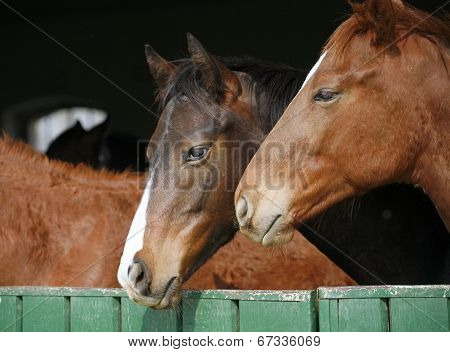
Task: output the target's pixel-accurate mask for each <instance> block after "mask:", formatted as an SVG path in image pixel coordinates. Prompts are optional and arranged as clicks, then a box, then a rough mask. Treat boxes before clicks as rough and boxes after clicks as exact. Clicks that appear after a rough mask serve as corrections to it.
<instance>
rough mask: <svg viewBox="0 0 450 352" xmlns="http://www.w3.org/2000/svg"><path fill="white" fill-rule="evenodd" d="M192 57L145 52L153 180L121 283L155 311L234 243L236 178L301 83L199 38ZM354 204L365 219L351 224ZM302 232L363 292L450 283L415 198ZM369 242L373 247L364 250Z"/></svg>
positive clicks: (446, 244)
mask: <svg viewBox="0 0 450 352" xmlns="http://www.w3.org/2000/svg"><path fill="white" fill-rule="evenodd" d="M188 48H189V52H190V58H187V59H182V60H177V61H173V62H169V61H166V60H165V59H163V58H162V57H161V56H159V55H158V54H157V53H156V52H155V51H154V50H153V49H152V48H151V47H147V48H146V55H147V61H148V64H149V68H150V71H151V73H152V75H153V77H154V79H155V81H156V82H157V84H158V86H159V92H158V99H159V101H160V106H161V107H160V111H161V113H160V117H159V121H158V125H157V127H156V130H155V132H154V133H153V135H152V137H151V140H150V144H149V149H148V158H149V163H150V170H151V173H150V177H149V180H148V182H147V185H146V188H145V192H144V195H143V198H142V200H141V203H140V206H139V208H138V211H137V213H136V215H135V218H134V220H133V224H132V226H131V229H130V231H129V240H128V241H127V245H126V246H125V249H124V254H123V256H122V259H121V265H120V268H119V272H118V277H119V282H120V283H121V285H122V286H123V287H124V288H126V289H127V292H128V294H129V296H130V297H131V298H132V299H133V300H134V301H135V302H137V303H140V304H143V305H147V306H150V307H154V308H167V307H171V306H174V305H175V304H176V303H177V302H178V300H179V297H180V296H179V289H180V285H181V283H182V282H184V281H185V280H186V279H188V278H189V277H190V275H191V274H192V273H194V272H195V271H196V269H197V268H198V267H200V266H201V265H202V263H203V262H205V261H206V260H207V259H208V258H209V257H210V256H211V255H212V254H213V253H214V252H215V251H216V250H217V249H218V248H220V247H221V246H222V245H224V244H225V243H227V242H228V241H230V240H231V239H232V238H233V236H234V234H235V232H236V228H235V226H234V221H233V220H234V217H233V214H234V206H233V195H234V190H235V188H236V186H237V183H238V181H239V179H240V176H241V174H242V173H243V170H244V168H245V167H246V165H247V164H248V162H249V160H250V158H251V157H252V155H253V153H254V152H255V151H256V149H257V148H258V146H259V145H260V144H261V142H262V141H263V139H264V138H265V136H266V135H267V134H268V133H269V131H270V129H271V128H272V127H273V126H274V124H275V123H276V122H277V120H278V118H279V117H280V116H281V114H282V112H283V110H284V109H285V108H286V106H287V105H288V103H289V102H290V101H291V99H292V98H293V97H294V96H295V94H296V93H297V92H298V90H299V89H300V87H301V85H302V82H303V80H304V74H303V73H302V72H301V71H299V70H295V69H292V68H289V67H286V66H279V65H273V64H267V63H264V62H260V61H258V60H255V59H251V58H218V57H215V56H213V55H211V54H209V53H208V52H207V51H206V50H205V49H204V47H203V46H202V45H201V44H200V43H199V42H198V40H196V39H195V38H194V37H193V36H192V35H188ZM355 203H356V204H359V208H360V209H359V211H355V214H354V217H352V216H348V213H350V212H348V211H346V210H347V209H351V208H352V206H354V205H355ZM384 212H387V213H389V212H390V213H391V215H389V214H387V215H386V216H383V213H384ZM419 215H423V216H419ZM410 218H412V220H411V219H410ZM371 222H372V223H373V226H367V225H368V224H369V223H371ZM389 225H392V226H391V227H389ZM301 231H302V233H304V234H305V235H308V236H309V237H308V238H313V240H314V242H315V243H316V244H317V245H318V247H319V249H320V250H322V251H323V252H324V253H325V254H326V255H328V256H329V257H330V258H332V259H333V261H335V263H337V264H338V265H339V266H340V267H342V268H344V270H345V271H346V272H347V273H349V274H350V275H351V276H352V277H353V278H354V279H355V280H356V281H357V282H359V283H378V284H379V283H380V280H382V281H385V282H390V283H432V282H436V283H437V282H443V281H444V282H445V281H450V278H449V275H450V272H448V271H442V272H439V271H437V270H435V269H434V268H435V267H436V266H440V265H441V264H442V263H443V262H444V261H445V260H446V258H447V257H448V256H449V254H450V251H449V248H450V241H449V239H448V238H447V236H446V233H445V234H444V235H443V232H445V227H444V226H443V224H442V223H441V221H440V219H439V216H437V214H436V213H435V210H434V207H433V205H432V204H431V203H430V202H429V200H428V198H427V197H426V196H424V195H423V194H421V193H420V192H417V190H413V189H410V188H405V187H402V186H399V185H396V186H393V187H388V188H384V189H380V190H377V191H375V192H373V193H372V194H371V195H369V196H367V197H365V198H362V199H360V200H355V201H351V202H348V203H346V204H343V205H342V206H340V208H339V209H334V210H333V211H330V212H328V213H327V214H325V215H324V216H323V217H321V218H320V219H317V220H316V221H315V222H314V223H311V224H310V226H308V227H303V228H301ZM317 232H320V235H318V233H317ZM370 236H376V237H377V243H376V244H377V245H378V246H377V247H375V246H368V245H367V243H366V242H365V241H364V239H367V238H370ZM429 236H434V237H436V241H435V242H429V241H428V238H429ZM239 237H240V236H237V237H236V238H237V239H238V238H239ZM298 238H302V237H301V236H295V238H294V240H295V241H298ZM407 238H410V239H411V238H412V239H413V240H411V241H409V242H407V241H406V240H405V239H407ZM330 243H332V244H333V243H334V244H333V245H330ZM374 243H375V242H374ZM300 248H301V247H300ZM301 250H302V248H301ZM344 252H345V253H344ZM346 253H347V254H348V255H346ZM241 255H243V253H236V259H234V260H238V258H239V257H240V256H241ZM349 258H355V259H356V260H357V261H358V262H359V263H360V264H359V263H356V262H354V261H352V260H351V259H349ZM386 258H389V261H387V260H386ZM259 259H260V260H262V261H265V260H268V258H267V257H261V258H259ZM234 260H232V261H234ZM441 266H442V265H441ZM364 267H366V268H367V270H366V269H365V268H364ZM297 278H298V277H296V278H293V280H296V279H297ZM277 280H278V279H277V278H274V280H273V282H272V285H273V287H271V288H272V289H273V288H274V287H275V285H276V282H277Z"/></svg>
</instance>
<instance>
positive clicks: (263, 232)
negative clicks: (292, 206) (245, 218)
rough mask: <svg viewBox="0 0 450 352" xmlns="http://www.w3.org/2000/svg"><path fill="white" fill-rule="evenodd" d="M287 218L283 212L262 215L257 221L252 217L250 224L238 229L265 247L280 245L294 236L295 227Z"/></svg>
mask: <svg viewBox="0 0 450 352" xmlns="http://www.w3.org/2000/svg"><path fill="white" fill-rule="evenodd" d="M289 219H290V218H289V217H288V216H286V215H283V214H277V215H273V216H270V217H266V216H264V217H263V218H260V220H259V221H258V220H257V219H253V222H252V225H251V226H246V227H241V229H240V231H241V232H242V233H243V234H244V235H246V236H247V237H249V238H250V239H251V240H253V241H255V242H258V243H261V244H262V245H263V246H265V247H270V246H282V245H284V244H287V243H289V242H290V241H291V240H292V238H293V237H294V233H295V227H294V226H293V225H292V223H291V222H290V221H289ZM255 220H256V221H255Z"/></svg>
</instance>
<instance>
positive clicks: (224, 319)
mask: <svg viewBox="0 0 450 352" xmlns="http://www.w3.org/2000/svg"><path fill="white" fill-rule="evenodd" d="M182 302H183V303H182V304H183V331H208V332H215V331H225V332H233V331H238V319H239V318H238V304H237V302H235V301H231V300H222V299H195V298H184V299H183V301H182Z"/></svg>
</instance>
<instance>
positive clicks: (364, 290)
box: [318, 285, 450, 299]
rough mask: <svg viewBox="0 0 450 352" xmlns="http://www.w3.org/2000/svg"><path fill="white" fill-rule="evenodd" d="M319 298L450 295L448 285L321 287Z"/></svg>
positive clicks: (449, 286)
mask: <svg viewBox="0 0 450 352" xmlns="http://www.w3.org/2000/svg"><path fill="white" fill-rule="evenodd" d="M318 297H319V299H342V298H394V297H409V298H415V297H430V298H432V297H450V285H426V286H425V285H414V286H345V287H321V288H319V289H318Z"/></svg>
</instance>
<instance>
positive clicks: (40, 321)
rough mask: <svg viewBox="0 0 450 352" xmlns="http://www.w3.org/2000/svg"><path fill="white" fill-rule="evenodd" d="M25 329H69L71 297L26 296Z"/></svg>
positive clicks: (23, 322) (23, 320) (23, 323)
mask: <svg viewBox="0 0 450 352" xmlns="http://www.w3.org/2000/svg"><path fill="white" fill-rule="evenodd" d="M22 329H23V331H41V332H44V331H69V299H68V298H66V297H45V296H41V297H40V296H24V297H23V318H22Z"/></svg>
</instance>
